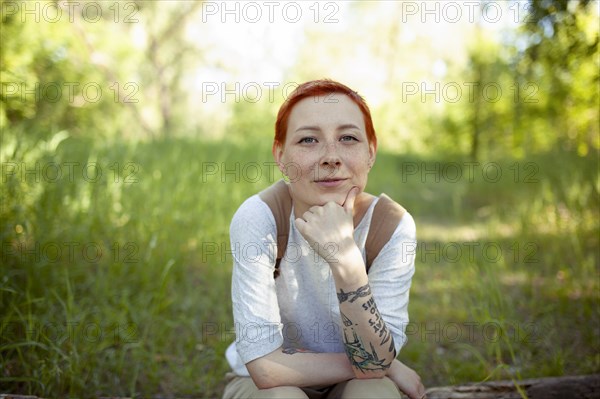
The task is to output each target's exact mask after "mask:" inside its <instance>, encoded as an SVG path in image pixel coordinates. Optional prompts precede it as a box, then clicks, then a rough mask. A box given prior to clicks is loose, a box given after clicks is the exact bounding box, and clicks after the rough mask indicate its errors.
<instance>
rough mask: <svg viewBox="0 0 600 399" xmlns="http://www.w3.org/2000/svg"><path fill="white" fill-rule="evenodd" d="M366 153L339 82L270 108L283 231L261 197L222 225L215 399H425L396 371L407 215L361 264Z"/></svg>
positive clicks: (416, 383) (370, 150)
mask: <svg viewBox="0 0 600 399" xmlns="http://www.w3.org/2000/svg"><path fill="white" fill-rule="evenodd" d="M376 150H377V139H376V136H375V130H374V128H373V122H372V120H371V114H370V111H369V108H368V107H367V105H366V103H365V102H364V100H363V99H362V98H361V97H360V96H359V95H358V94H357V93H355V92H354V91H352V90H351V89H349V88H348V87H346V86H344V85H342V84H340V83H338V82H335V81H331V80H317V81H311V82H307V83H304V84H302V85H300V86H299V87H297V88H296V90H294V92H293V93H291V95H290V96H289V97H288V98H287V100H286V101H285V102H284V104H283V105H282V107H281V108H280V110H279V113H278V116H277V122H276V124H275V140H274V143H273V157H274V158H275V161H276V162H277V164H278V165H279V169H280V170H281V171H282V173H283V174H284V175H286V176H287V178H288V180H289V183H288V184H287V187H288V190H289V196H290V197H291V204H292V210H291V212H290V223H289V231H288V232H281V231H277V226H278V221H276V220H275V216H274V215H275V214H274V212H273V211H272V210H271V209H272V208H270V207H269V206H268V205H267V203H266V202H265V201H264V200H263V198H262V197H261V196H260V195H254V196H252V197H250V198H249V199H247V200H246V201H245V202H244V203H243V204H242V205H241V206H240V208H239V209H238V210H237V212H236V214H235V215H234V217H233V219H232V222H231V226H230V238H231V247H232V251H233V258H234V268H233V277H232V299H233V313H234V321H235V326H236V341H235V342H234V343H232V344H231V346H230V347H229V348H228V350H227V359H228V361H229V363H230V365H231V367H232V370H233V373H230V374H229V378H230V381H229V382H228V384H227V386H226V388H225V392H224V399H230V398H258V397H262V398H264V397H271V398H307V397H308V398H339V397H348V398H350V397H357V398H358V397H360V398H367V397H372V398H400V397H402V396H401V394H400V392H399V391H398V388H399V389H400V390H401V391H403V392H404V393H406V394H407V395H408V396H409V397H410V398H422V397H424V393H425V391H424V388H423V385H422V384H421V382H420V379H419V377H418V375H417V374H416V373H415V372H414V371H413V370H411V369H409V368H408V367H406V366H405V365H403V364H402V363H400V362H399V361H398V360H395V358H396V355H397V354H398V352H399V350H400V348H401V347H402V346H403V345H404V343H405V341H406V335H405V333H404V328H405V326H406V324H407V323H408V312H407V307H408V297H409V288H410V283H411V278H412V275H413V273H414V245H415V242H416V241H415V240H416V238H415V234H416V233H415V225H414V221H413V219H412V217H411V216H410V214H408V213H405V214H404V215H403V216H402V218H401V219H400V221H399V222H398V223H397V226H396V227H395V229H393V234H391V237H390V238H389V240H388V241H387V243H386V245H384V246H383V248H382V249H381V250H380V251H379V252H378V255H377V256H376V258H375V259H374V261H373V262H372V265H371V267H370V268H369V270H368V272H367V268H366V265H365V262H366V261H365V242H366V240H367V235H368V234H370V233H369V226H370V223H371V221H372V216H373V209H374V205H375V204H376V203H377V202H378V201H379V198H378V197H375V196H373V195H370V194H368V193H365V192H364V191H363V190H364V188H365V186H366V184H367V177H368V174H369V171H370V169H371V167H372V166H373V163H374V162H375V154H376ZM286 191H287V190H286ZM286 233H287V234H288V238H287V246H286V251H285V257H283V259H281V261H280V262H279V261H277V262H276V260H275V256H274V254H275V253H277V239H278V235H279V238H280V237H281V234H286ZM284 242H285V241H284ZM281 247H283V246H281ZM408 249H410V250H408ZM276 263H278V265H277V266H278V267H277V269H276ZM274 271H275V272H276V273H275V274H276V275H277V277H276V278H274V277H273V276H274Z"/></svg>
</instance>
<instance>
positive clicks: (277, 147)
mask: <svg viewBox="0 0 600 399" xmlns="http://www.w3.org/2000/svg"><path fill="white" fill-rule="evenodd" d="M271 151H272V152H273V158H274V159H275V162H276V163H277V167H279V170H280V171H281V173H284V171H285V167H284V165H283V163H282V158H283V144H281V143H279V142H278V141H274V142H273V149H272V150H271Z"/></svg>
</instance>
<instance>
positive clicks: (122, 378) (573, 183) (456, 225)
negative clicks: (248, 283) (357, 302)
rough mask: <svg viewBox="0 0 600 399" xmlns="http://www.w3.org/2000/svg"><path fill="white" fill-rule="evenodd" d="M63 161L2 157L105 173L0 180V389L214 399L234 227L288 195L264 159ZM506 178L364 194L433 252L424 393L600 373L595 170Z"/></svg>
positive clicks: (425, 183)
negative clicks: (251, 207)
mask: <svg viewBox="0 0 600 399" xmlns="http://www.w3.org/2000/svg"><path fill="white" fill-rule="evenodd" d="M63 138H64V137H63ZM55 144H56V145H48V144H44V145H43V146H42V147H40V148H38V147H39V145H38V147H36V146H35V145H34V144H29V145H28V146H27V145H23V147H22V148H21V150H19V151H16V153H14V154H15V155H12V154H13V153H12V152H3V153H2V156H3V159H2V162H3V167H4V166H5V165H6V163H7V162H16V163H18V164H21V162H25V163H26V164H27V165H29V166H31V165H34V164H35V162H39V163H40V165H41V168H42V169H41V170H42V171H43V168H44V165H48V164H50V163H56V164H58V165H63V173H65V172H66V169H65V168H64V165H66V163H69V162H70V163H79V165H86V164H90V163H91V162H96V164H97V165H98V167H99V168H100V169H101V170H102V172H103V174H102V177H101V178H99V179H98V180H97V181H91V180H93V179H89V178H88V179H85V178H83V177H82V174H81V168H79V169H78V168H77V167H74V168H75V171H76V173H75V174H74V175H73V179H68V178H67V177H66V176H65V175H63V178H61V179H57V180H56V181H55V182H50V181H48V180H49V179H47V178H46V177H48V176H44V175H43V173H42V174H41V175H40V176H38V177H40V179H38V181H36V180H35V174H33V175H31V174H30V175H27V176H25V178H23V177H22V176H21V175H19V174H18V173H17V174H15V175H12V174H10V173H7V171H6V170H5V169H3V175H2V179H3V180H2V185H1V190H0V195H1V196H2V197H1V198H2V210H1V213H0V216H1V220H2V230H1V234H2V269H1V270H2V276H1V282H0V303H1V306H2V309H3V311H2V315H1V317H2V318H1V319H0V329H1V330H0V335H1V336H2V342H1V344H0V369H1V370H2V375H1V376H0V386H1V389H0V390H1V391H4V392H13V393H23V394H36V395H41V396H46V397H59V396H60V397H64V396H71V397H91V396H96V395H101V394H109V395H122V396H136V395H137V396H140V395H141V396H150V395H154V394H157V393H160V394H161V395H163V396H175V395H178V396H189V397H216V396H219V395H220V391H221V389H222V387H223V376H224V374H225V372H226V371H228V366H227V364H226V361H225V359H224V351H225V349H226V347H227V345H228V344H229V343H230V342H231V341H232V340H233V334H232V328H233V321H232V316H231V304H230V276H231V254H230V253H229V252H228V251H229V249H230V248H229V246H230V245H229V238H228V230H229V221H230V219H231V216H232V215H233V213H234V212H235V210H236V209H237V207H238V206H239V205H240V204H241V203H242V202H243V200H244V199H245V198H247V197H248V196H250V195H252V194H253V193H256V192H258V191H259V190H260V189H262V188H264V187H266V186H267V185H269V184H270V183H271V182H273V181H274V180H275V179H277V178H279V176H280V175H279V174H278V172H275V171H276V169H273V168H272V166H271V165H270V164H268V163H269V162H272V160H271V158H270V151H269V148H268V143H262V144H259V145H254V146H246V147H238V146H235V145H232V144H229V143H204V142H199V141H193V140H164V141H160V142H149V143H138V144H133V143H128V144H123V143H106V144H100V143H98V142H93V141H84V140H80V139H74V138H68V139H65V140H64V141H62V142H61V143H55ZM25 150H27V151H25ZM558 156H560V157H561V159H562V161H561V168H556V167H555V166H554V164H555V160H556V159H557V157H558ZM493 161H494V162H497V163H498V164H499V165H500V167H501V168H502V170H503V172H504V174H503V176H502V178H501V179H499V180H498V181H495V182H490V181H486V180H485V179H483V178H482V175H481V173H479V174H475V175H474V178H473V179H472V181H470V180H469V179H468V178H466V177H465V178H463V179H459V180H457V181H449V180H448V179H443V178H442V179H439V181H436V179H435V175H434V174H430V175H426V176H424V177H423V176H422V175H420V174H419V173H416V174H414V173H412V169H407V167H406V165H407V163H414V164H415V165H417V167H419V168H420V167H422V165H423V163H427V167H428V168H430V169H432V168H435V167H439V168H443V167H444V165H447V164H448V162H458V163H459V164H461V165H464V164H463V162H468V161H467V160H464V161H463V160H460V161H456V160H452V161H448V160H444V159H442V158H440V159H423V158H420V157H418V156H414V155H407V156H395V155H389V154H385V153H380V154H379V155H378V159H377V164H376V166H375V168H374V169H373V172H372V174H371V177H370V180H369V186H368V191H370V192H372V193H375V194H378V193H380V192H385V193H387V194H388V195H390V196H391V197H392V198H394V199H396V200H397V201H399V202H400V203H402V204H403V205H404V206H405V207H406V208H407V209H408V210H409V211H410V212H411V213H412V214H413V216H414V217H415V220H416V223H417V229H418V238H419V243H420V245H419V248H418V252H417V273H416V275H415V277H414V279H413V288H412V291H411V302H410V309H409V311H410V315H411V324H410V325H409V326H407V334H408V337H409V341H408V344H407V345H406V346H405V347H404V348H403V350H402V351H401V353H400V356H399V357H400V358H401V359H402V360H403V361H405V362H406V363H407V364H409V365H410V366H412V367H414V368H415V369H416V370H417V371H418V372H419V373H420V374H421V375H422V377H423V379H424V382H425V384H426V385H428V386H432V385H440V384H443V385H446V384H455V383H461V382H468V381H481V380H484V379H501V378H515V379H519V378H530V377H541V376H548V375H561V374H584V373H590V372H598V371H599V370H600V357H599V356H598V353H600V346H599V339H600V331H599V330H598V325H599V322H600V316H599V313H598V308H599V307H598V305H599V303H598V289H599V288H600V287H599V283H598V281H599V269H598V265H599V256H598V248H599V243H598V237H597V232H598V227H599V226H598V205H599V204H598V189H599V184H598V171H597V168H596V166H597V165H596V161H595V159H593V158H579V157H577V156H576V155H572V154H568V153H567V154H546V155H540V156H538V157H532V158H531V159H529V160H528V161H527V162H533V163H535V166H536V167H537V169H526V168H525V166H524V165H525V164H524V163H519V164H516V165H515V162H516V161H515V160H509V159H506V160H493ZM251 162H256V164H257V165H259V166H260V168H259V169H256V168H254V169H251V168H250V167H248V165H250V163H251ZM482 162H483V161H482ZM403 165H404V166H403ZM436 165H437V166H436ZM528 165H529V164H528ZM511 167H512V169H511ZM528 167H529V166H528ZM256 170H260V172H261V173H262V175H261V176H260V177H257V175H256V173H255V172H256ZM432 170H433V169H432ZM440 170H442V169H440ZM515 170H518V171H519V172H521V174H519V175H518V176H517V175H515ZM532 170H535V171H536V172H535V173H534V175H533V176H530V177H532V178H535V179H534V180H535V181H533V180H531V179H530V180H528V181H525V179H524V177H523V173H524V172H531V171H532ZM409 171H410V172H411V173H408V172H409ZM49 172H50V170H48V173H49ZM90 172H91V171H90ZM267 172H268V173H267ZM71 249H72V252H70V251H71ZM484 249H487V252H486V251H485V250H484ZM498 249H500V252H499V253H498V251H497V250H498ZM469 251H470V252H469Z"/></svg>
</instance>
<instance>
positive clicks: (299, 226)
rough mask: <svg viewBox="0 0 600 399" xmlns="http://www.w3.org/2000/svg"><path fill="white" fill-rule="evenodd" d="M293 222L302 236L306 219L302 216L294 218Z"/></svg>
mask: <svg viewBox="0 0 600 399" xmlns="http://www.w3.org/2000/svg"><path fill="white" fill-rule="evenodd" d="M294 223H295V224H296V228H297V229H298V231H299V232H300V234H302V236H304V229H305V227H306V224H307V223H306V220H304V219H302V218H297V219H296V220H294Z"/></svg>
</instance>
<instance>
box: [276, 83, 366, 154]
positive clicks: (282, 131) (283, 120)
mask: <svg viewBox="0 0 600 399" xmlns="http://www.w3.org/2000/svg"><path fill="white" fill-rule="evenodd" d="M333 93H340V94H344V95H346V96H347V97H348V98H350V100H352V101H353V102H354V103H355V104H356V105H357V106H358V108H360V111H361V112H362V114H363V118H364V120H365V129H366V133H367V140H368V141H369V144H373V145H374V146H375V148H377V136H376V135H375V127H373V119H372V118H371V111H370V110H369V107H368V106H367V103H366V101H365V100H364V99H363V98H362V97H361V96H360V95H359V94H358V93H357V92H355V91H354V90H352V89H351V88H349V87H348V86H345V85H343V84H341V83H339V82H336V81H334V80H331V79H320V80H311V81H309V82H306V83H302V84H301V85H300V86H298V87H296V89H294V91H293V92H292V93H290V95H289V97H288V98H287V99H286V100H285V101H284V103H283V104H282V105H281V107H280V108H279V112H278V113H277V121H276V122H275V139H274V142H273V145H277V144H280V145H281V146H283V145H284V144H285V137H286V133H287V127H288V119H289V117H290V114H291V113H292V109H293V108H294V106H295V105H296V104H297V103H298V102H299V101H300V100H302V99H304V98H307V97H321V96H327V95H331V94H333Z"/></svg>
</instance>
